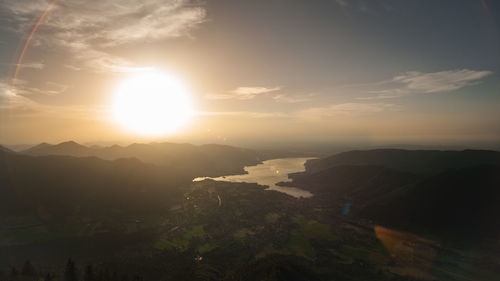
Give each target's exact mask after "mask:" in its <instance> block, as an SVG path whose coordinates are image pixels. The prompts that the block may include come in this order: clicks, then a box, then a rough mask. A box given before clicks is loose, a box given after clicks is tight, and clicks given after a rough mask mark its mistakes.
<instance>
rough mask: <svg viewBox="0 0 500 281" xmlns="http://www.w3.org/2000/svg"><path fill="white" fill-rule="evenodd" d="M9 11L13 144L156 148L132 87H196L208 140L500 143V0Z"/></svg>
mask: <svg viewBox="0 0 500 281" xmlns="http://www.w3.org/2000/svg"><path fill="white" fill-rule="evenodd" d="M51 2H52V1H48V0H16V1H13V0H0V143H6V144H12V143H37V142H41V141H47V142H59V141H64V140H68V139H72V140H76V141H79V142H83V143H85V142H96V141H123V142H129V141H144V140H145V139H144V138H143V137H141V136H136V135H133V134H131V133H130V132H127V131H124V130H123V129H122V128H120V127H119V126H117V125H116V124H115V123H114V122H113V121H112V120H111V118H110V116H109V115H110V114H109V107H110V100H111V96H112V95H113V89H115V88H116V85H117V83H118V82H119V81H121V80H123V79H124V78H125V77H128V76H130V75H133V74H134V73H137V72H141V71H146V70H148V69H151V68H156V69H161V70H164V71H167V72H169V73H171V74H172V75H174V76H176V77H178V78H179V79H180V80H182V81H183V82H184V83H185V85H186V87H187V88H188V89H189V92H190V95H191V97H192V100H193V101H194V104H195V108H196V111H197V114H196V116H195V118H193V119H192V120H191V122H190V123H189V124H188V125H187V126H185V127H184V128H183V129H182V130H181V131H179V132H177V133H176V134H173V135H170V136H166V137H161V138H156V139H154V140H183V141H188V142H189V141H193V142H199V141H202V142H227V143H240V142H242V141H243V140H247V141H260V142H263V141H266V140H269V141H278V140H286V141H307V140H314V141H317V140H337V141H346V142H348V141H352V140H357V141H368V142H370V141H373V142H406V143H411V142H415V143H416V142H427V143H433V142H438V143H445V142H449V143H460V142H464V143H500V91H499V90H500V76H499V72H500V3H499V2H498V1H492V0H485V1H482V0H463V1H459V0H336V1H335V0H323V1H319V0H317V1H316V0H301V1H295V0H262V1H258V0H252V1H248V0H247V1H236V0H213V1H209V0H207V1H188V0H141V1H138V0H113V1H112V0H109V1H108V0H60V1H57V2H56V3H55V4H54V5H53V6H52V8H51V9H50V10H49V11H48V13H47V15H46V17H45V18H44V20H43V21H42V22H41V24H40V26H39V28H38V30H37V31H36V33H35V34H34V36H33V38H32V40H31V42H30V44H29V46H28V48H27V50H26V53H25V56H24V59H23V61H22V64H21V65H19V75H18V79H17V82H16V84H15V86H14V87H12V79H13V76H14V73H15V70H16V66H17V61H18V59H19V56H20V54H21V52H22V49H23V46H24V44H25V42H26V40H27V38H28V36H29V34H30V32H31V31H32V30H33V27H34V25H35V24H36V22H37V20H38V19H39V18H40V16H41V15H42V14H43V13H44V11H45V10H46V9H47V7H49V4H50V3H51Z"/></svg>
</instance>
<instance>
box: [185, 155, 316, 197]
mask: <svg viewBox="0 0 500 281" xmlns="http://www.w3.org/2000/svg"><path fill="white" fill-rule="evenodd" d="M309 159H314V158H311V157H309V158H280V159H272V160H267V161H264V162H262V163H261V164H258V165H255V166H246V167H245V171H246V172H247V173H246V174H241V175H231V176H223V177H217V178H211V177H201V178H195V179H194V180H193V181H202V180H205V179H212V180H216V181H227V182H247V183H257V184H260V185H266V186H268V188H267V189H266V190H275V191H278V192H282V193H285V194H288V195H290V196H293V197H296V198H300V197H303V198H309V197H312V196H313V194H312V193H311V192H309V191H307V190H303V189H299V188H295V187H286V186H278V185H276V184H277V183H279V182H289V181H290V179H289V178H288V174H290V173H297V172H303V171H305V167H304V164H305V163H306V161H307V160H309Z"/></svg>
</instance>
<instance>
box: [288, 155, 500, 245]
mask: <svg viewBox="0 0 500 281" xmlns="http://www.w3.org/2000/svg"><path fill="white" fill-rule="evenodd" d="M462 155H466V154H462ZM466 157H467V155H466ZM379 161H380V162H384V160H383V159H381V160H379ZM457 161H458V162H459V163H460V165H463V164H464V163H465V161H460V159H457ZM439 167H442V166H439ZM437 169H438V168H437ZM291 177H292V179H293V182H292V183H284V184H285V185H288V186H295V187H299V188H302V189H306V190H309V191H311V192H313V193H314V194H315V197H313V200H314V201H316V203H315V204H319V205H321V206H323V207H327V208H328V209H333V210H334V212H335V213H337V214H341V213H343V210H344V208H345V206H346V204H349V215H350V216H354V217H357V218H365V219H371V220H373V221H375V222H376V223H378V224H382V225H385V226H390V227H394V228H396V229H401V230H408V231H411V232H414V233H421V234H428V235H429V234H430V235H432V236H438V237H441V238H443V239H451V240H449V241H455V242H456V241H458V243H461V244H462V243H466V244H472V245H476V244H477V245H479V244H481V243H483V239H485V238H488V239H489V240H486V241H492V240H491V239H495V238H496V237H497V235H500V221H499V220H498V218H497V216H498V214H499V213H500V165H479V166H474V167H467V168H461V169H450V170H447V171H444V172H441V173H439V174H437V175H431V174H429V175H416V174H411V173H408V172H402V171H397V170H393V169H389V168H386V167H381V166H370V165H357V166H335V167H331V168H328V169H326V170H321V171H319V172H309V173H298V174H294V175H291ZM483 246H484V245H483Z"/></svg>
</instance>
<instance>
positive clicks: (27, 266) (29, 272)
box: [21, 260, 35, 276]
mask: <svg viewBox="0 0 500 281" xmlns="http://www.w3.org/2000/svg"><path fill="white" fill-rule="evenodd" d="M21 274H22V275H24V276H34V275H35V267H33V265H32V264H31V262H30V261H29V260H27V261H26V262H25V263H24V265H23V268H22V270H21Z"/></svg>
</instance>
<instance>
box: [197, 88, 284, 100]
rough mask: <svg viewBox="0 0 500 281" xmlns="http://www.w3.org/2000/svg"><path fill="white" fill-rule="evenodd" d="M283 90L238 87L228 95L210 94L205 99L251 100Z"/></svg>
mask: <svg viewBox="0 0 500 281" xmlns="http://www.w3.org/2000/svg"><path fill="white" fill-rule="evenodd" d="M279 90H281V87H273V88H267V87H238V88H236V89H234V90H232V91H230V92H229V93H226V94H208V95H206V96H205V97H206V98H207V99H212V100H225V99H238V100H250V99H253V98H255V97H257V96H259V95H262V94H267V93H271V92H276V91H279Z"/></svg>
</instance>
